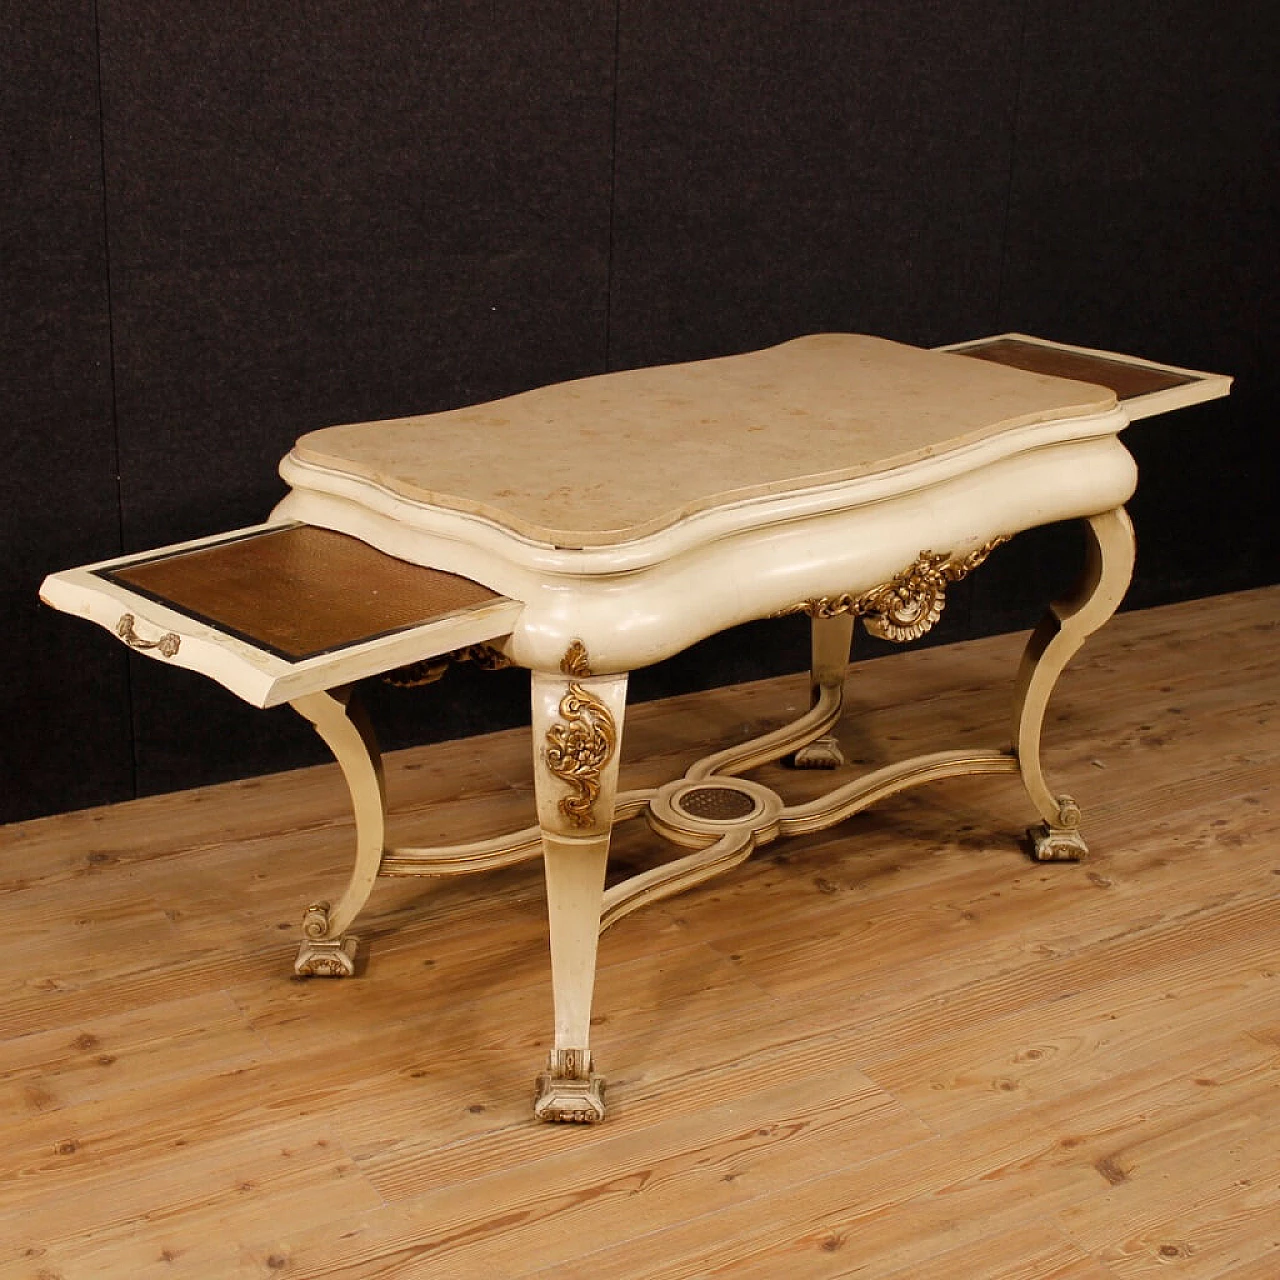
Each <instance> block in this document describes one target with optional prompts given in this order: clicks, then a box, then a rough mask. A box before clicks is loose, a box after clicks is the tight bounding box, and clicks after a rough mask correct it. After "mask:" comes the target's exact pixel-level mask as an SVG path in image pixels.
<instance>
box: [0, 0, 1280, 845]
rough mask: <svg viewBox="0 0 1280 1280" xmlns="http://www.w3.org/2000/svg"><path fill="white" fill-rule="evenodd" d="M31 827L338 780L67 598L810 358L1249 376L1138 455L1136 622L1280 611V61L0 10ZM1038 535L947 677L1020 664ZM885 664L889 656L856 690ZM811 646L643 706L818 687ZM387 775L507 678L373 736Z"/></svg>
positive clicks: (861, 33) (13, 801)
mask: <svg viewBox="0 0 1280 1280" xmlns="http://www.w3.org/2000/svg"><path fill="white" fill-rule="evenodd" d="M0 21H3V24H4V25H3V29H4V30H5V32H6V40H5V44H4V46H3V47H4V50H5V53H4V58H5V61H6V62H7V63H8V64H9V65H7V66H5V67H4V68H3V69H2V70H3V74H2V75H0V133H2V135H3V140H4V144H5V145H4V147H3V149H2V150H0V165H2V166H3V169H2V170H0V177H2V178H3V186H2V189H3V193H4V198H3V201H2V202H0V255H2V257H0V270H2V272H3V275H2V277H0V301H2V302H3V307H2V308H0V310H2V312H3V315H4V322H3V323H4V327H3V331H2V337H0V389H2V390H3V392H4V410H5V418H4V423H5V431H4V440H5V446H6V448H5V452H6V464H7V465H6V466H5V467H4V468H3V471H0V476H2V477H3V478H2V479H0V486H2V491H0V499H2V502H0V520H2V521H3V531H4V539H3V548H4V559H3V562H2V567H0V594H2V598H3V602H4V609H5V622H6V625H5V626H4V628H3V630H2V631H0V646H3V657H4V660H5V661H4V670H5V671H6V673H7V675H8V679H7V680H6V682H5V683H4V685H3V686H2V687H0V712H2V713H3V719H4V723H5V727H6V732H5V734H4V735H3V737H2V738H0V742H2V743H3V745H0V753H3V755H2V758H0V820H14V819H17V818H21V817H27V816H31V815H34V814H38V813H45V812H53V811H57V810H61V809H68V808H74V807H78V806H82V805H86V804H92V803H98V802H104V801H109V800H116V799H120V798H123V797H126V796H128V795H131V794H134V793H135V791H136V792H138V793H145V792H151V791H157V790H165V789H171V788H176V787H183V786H191V785H195V784H199V783H203V782H209V781H214V780H217V779H221V778H224V777H228V776H233V775H237V774H246V773H252V772H257V771H262V770H266V769H274V768H283V767H287V766H290V765H294V764H298V763H302V762H304V761H308V760H312V759H317V758H319V750H318V747H317V745H316V744H315V743H313V742H312V741H311V738H310V736H309V735H310V731H309V730H306V729H305V728H304V727H303V726H302V724H301V722H298V721H296V718H295V717H293V716H292V714H291V713H290V712H288V711H279V712H272V713H267V714H264V713H261V712H255V711H252V710H251V709H249V708H247V707H244V706H242V705H241V704H240V703H239V702H237V701H236V700H235V699H234V698H233V697H231V695H229V694H225V693H224V692H223V691H221V690H220V689H219V688H217V687H216V686H214V685H212V684H211V683H210V682H208V681H205V680H202V679H200V678H199V677H195V676H191V675H189V674H187V673H184V672H178V671H174V670H171V669H165V668H162V667H160V666H159V665H158V664H155V663H148V662H146V661H145V660H140V659H136V658H134V657H132V656H129V655H126V654H125V653H124V652H123V650H122V649H121V648H120V646H119V645H118V644H116V643H115V642H114V641H112V640H111V639H110V637H108V636H106V635H105V633H102V632H100V631H99V630H98V629H96V628H91V627H89V626H87V625H86V624H78V623H76V622H74V621H72V620H70V619H67V618H65V617H62V616H59V615H55V614H52V613H51V612H50V611H48V610H45V609H43V608H42V607H41V606H39V605H38V604H37V603H36V598H35V593H36V587H37V586H38V583H39V580H40V578H41V577H42V576H43V575H44V573H46V572H48V571H49V570H51V569H56V568H63V567H66V566H68V565H71V564H75V563H80V562H83V561H86V560H90V559H99V558H103V557H106V556H110V555H113V554H117V553H119V552H120V551H122V550H124V551H132V550H137V549H144V548H146V547H148V546H154V545H159V544H162V543H165V542H171V541H174V540H177V539H180V538H186V537H194V536H198V535H201V534H204V533H211V532H215V531H217V530H220V529H224V528H229V527H233V526H235V525H238V524H246V523H251V522H254V521H257V520H259V519H261V518H262V517H263V516H264V515H265V514H266V513H267V512H268V511H269V509H270V508H271V506H272V505H273V504H274V502H275V501H276V500H277V498H278V497H279V496H280V494H281V492H282V488H281V484H280V482H279V480H278V478H277V477H276V474H275V464H276V461H277V460H278V458H279V457H280V455H281V454H282V453H284V451H285V450H286V449H287V448H288V446H289V445H290V443H291V442H292V441H293V439H294V438H295V437H296V436H297V435H299V434H300V433H301V432H303V431H306V430H310V429H313V428H315V427H319V426H323V425H327V424H329V423H333V422H339V421H353V420H361V419H370V418H377V417H389V416H395V415H398V414H404V413H410V412H426V411H430V410H435V409H443V408H448V407H453V406H456V405H459V404H463V403H467V402H471V401H476V400H481V399H487V398H491V397H494V396H498V395H502V394H506V393H509V392H512V391H516V390H520V389H523V388H526V387H529V386H534V385H537V384H540V383H545V382H549V381H555V380H559V379H563V378H569V377H575V376H579V375H583V374H588V373H594V372H600V371H603V370H605V369H608V368H619V367H625V366H630V365H637V364H645V363H653V362H658V361H666V360H679V359H692V358H698V357H704V356H711V355H718V354H726V353H729V352H732V351H742V350H747V349H750V348H752V347H757V346H762V345H765V344H767V343H771V342H776V341H781V340H783V339H785V338H788V337H793V336H796V335H797V334H800V333H805V332H812V331H815V330H821V329H848V330H855V331H863V332H872V333H878V334H882V335H884V336H886V337H891V338H896V339H899V340H902V341H907V342H914V343H917V344H920V345H926V346H927V345H933V344H936V343H940V342H945V341H951V340H958V339H961V338H966V337H975V336H980V335H982V334H985V333H990V332H995V331H1000V330H1005V329H1020V330H1023V331H1027V332H1032V333H1038V334H1041V335H1043V336H1046V337H1054V338H1060V339H1063V340H1065V341H1068V342H1077V343H1081V344H1084V345H1096V346H1106V347H1113V348H1116V349H1119V350H1126V351H1132V352H1134V353H1137V354H1141V355H1146V356H1149V357H1151V358H1154V359H1160V360H1168V361H1171V362H1174V363H1183V364H1190V365H1198V366H1200V367H1205V368H1212V369H1219V370H1221V371H1223V372H1229V373H1233V374H1235V375H1236V376H1237V386H1236V391H1235V394H1234V395H1233V397H1232V398H1231V399H1230V400H1229V401H1226V402H1219V403H1216V404H1213V405H1208V406H1203V407H1201V408H1197V409H1193V410H1186V411H1183V412H1182V413H1180V414H1175V415H1171V416H1167V417H1161V418H1158V419H1154V420H1151V421H1149V422H1145V423H1140V424H1138V425H1137V426H1135V427H1134V428H1133V429H1132V430H1131V432H1130V433H1129V436H1128V441H1129V443H1130V446H1131V447H1132V449H1133V451H1134V452H1135V454H1136V456H1137V457H1138V459H1139V463H1140V466H1141V468H1142V482H1141V487H1140V490H1139V495H1138V498H1137V499H1136V501H1135V503H1134V507H1133V510H1134V514H1135V518H1136V520H1137V523H1138V527H1139V536H1140V539H1141V556H1140V562H1139V571H1138V578H1137V581H1136V582H1135V586H1134V589H1133V592H1132V594H1131V602H1132V603H1136V604H1152V603H1157V602H1162V601H1169V600H1175V599H1180V598H1187V597H1191V596H1195V595H1205V594H1212V593H1214V592H1218V591H1223V590H1229V589H1234V588H1237V587H1243V586H1249V585H1254V584H1259V583H1263V582H1268V581H1272V580H1274V579H1275V577H1276V568H1277V555H1276V550H1277V548H1276V538H1275V534H1276V517H1275V513H1274V507H1273V504H1272V501H1271V489H1272V488H1273V487H1274V484H1275V477H1276V468H1275V447H1274V444H1273V434H1274V432H1273V428H1272V425H1271V419H1272V405H1273V404H1274V402H1275V399H1276V396H1277V392H1278V391H1280V387H1277V376H1276V372H1275V364H1276V361H1275V358H1274V355H1273V354H1272V347H1273V345H1274V341H1275V338H1276V324H1275V308H1274V298H1275V295H1276V286H1277V269H1276V266H1275V259H1276V254H1275V252H1274V240H1275V232H1276V222H1277V217H1276V215H1277V208H1276V191H1277V187H1276V158H1277V154H1278V152H1277V145H1276V144H1277V136H1276V134H1277V120H1280V111H1278V110H1277V105H1278V104H1277V101H1276V93H1277V89H1276V86H1277V84H1278V83H1280V74H1278V72H1280V67H1278V66H1277V61H1278V59H1277V57H1276V54H1277V39H1276V27H1277V21H1276V19H1275V18H1272V17H1270V16H1268V11H1266V10H1265V8H1264V9H1259V7H1258V6H1245V5H1235V4H1221V5H1216V6H1208V5H1203V4H1201V3H1198V2H1196V3H1193V2H1192V0H1161V2H1160V3H1156V2H1155V0H1150V2H1148V3H1127V4H1125V3H1122V4H1116V3H1103V2H1102V0H1081V2H1080V3H1077V4H1074V5H1071V6H1064V5H1054V4H1049V3H1047V0H960V2H959V3H956V2H955V0H951V2H950V3H943V2H941V0H895V3H893V4H886V3H876V2H875V0H857V2H854V3H842V4H835V3H817V2H815V0H809V2H806V0H800V2H799V3H795V4H787V5H779V4H775V3H766V0H732V2H731V0H708V2H707V3H702V4H697V5H687V4H678V3H674V2H673V0H619V2H616V3H612V4H601V3H574V2H572V0H561V2H560V3H551V4H546V5H539V6H536V7H531V6H529V5H527V4H522V3H516V2H514V0H496V2H495V0H490V2H489V3H485V4H480V3H475V2H474V0H472V2H469V3H449V4H444V3H440V4H424V3H422V2H421V0H416V2H415V3H409V2H408V0H391V2H390V3H388V2H387V0H379V2H378V3H374V2H373V0H344V2H343V3H337V2H336V0H335V2H331V3H320V4H312V5H306V6H302V5H295V4H289V3H284V4H278V5H271V6H244V5H238V4H235V5H233V4H230V3H226V2H225V0H223V3H216V2H215V3H209V4H202V5H198V6H181V5H172V4H166V3H162V2H161V0H131V3H128V4H125V3H123V2H122V0H97V3H96V4H95V3H90V2H87V0H47V3H45V4H42V5H39V6H36V5H30V4H22V3H19V2H18V0H0ZM1076 550H1077V547H1076V539H1075V537H1074V535H1073V534H1072V532H1071V531H1069V530H1046V531H1041V532H1038V533H1035V534H1032V535H1029V536H1027V537H1024V538H1023V539H1019V540H1018V542H1016V543H1015V544H1013V545H1012V546H1011V547H1008V548H1005V549H1002V551H1001V553H1000V554H999V555H998V556H996V557H993V559H992V560H991V562H990V563H989V564H988V565H987V566H986V567H985V568H984V569H983V571H982V573H981V574H978V575H976V576H975V578H974V579H973V580H972V582H970V583H967V584H965V585H964V588H962V589H961V590H959V591H958V592H957V593H956V597H955V599H954V600H953V601H952V603H951V605H950V607H949V609H948V613H947V615H946V619H945V624H944V626H942V627H940V628H939V631H938V635H937V637H936V639H937V640H938V641H946V640H948V639H956V638H960V637H963V636H966V635H974V634H979V633H982V632H987V631H993V630H1000V629H1005V628H1010V627H1017V626H1023V625H1027V624H1028V623H1029V622H1030V621H1032V620H1033V619H1034V617H1035V615H1036V613H1037V612H1038V610H1039V607H1040V606H1041V605H1042V604H1043V602H1044V599H1045V596H1046V594H1047V593H1048V592H1050V591H1051V590H1052V589H1053V588H1054V587H1055V586H1056V585H1058V584H1059V583H1060V581H1061V580H1062V579H1063V577H1065V576H1068V575H1069V574H1070V572H1071V570H1072V568H1073V561H1074V556H1075V552H1076ZM867 649H868V651H874V650H873V647H871V646H867ZM805 653H806V640H805V637H804V633H803V628H802V627H801V626H800V625H798V624H796V623H795V622H794V621H789V622H783V623H767V624H766V623H761V624H755V625H753V626H751V627H748V628H743V629H741V630H739V631H737V632H735V633H732V634H730V635H727V636H723V637H717V638H715V639H713V640H711V641H708V642H706V643H705V644H703V645H700V646H698V647H697V648H696V649H695V650H694V651H692V652H691V653H690V654H688V655H685V656H684V657H682V658H681V659H679V660H677V661H674V662H671V663H666V664H663V665H662V666H660V667H659V668H655V669H653V670H651V671H649V672H645V673H640V674H639V675H638V676H637V678H636V680H635V682H634V689H635V692H636V693H637V695H638V696H652V695H655V694H659V693H664V692H669V691H672V690H675V689H681V688H688V687H693V686H696V685H699V684H707V683H716V682H722V681H727V680H730V679H741V678H749V677H751V676H756V675H763V674H768V673H770V672H774V671H779V670H785V669H792V670H794V669H797V668H798V667H801V666H803V665H804V662H805ZM374 701H375V716H376V718H377V720H378V722H379V725H380V728H381V730H382V731H383V734H384V737H385V738H387V739H388V740H389V741H390V742H391V743H392V744H396V743H403V742H408V741H413V740H425V739H427V738H432V737H435V738H438V737H446V736H455V735H459V734H464V733H470V732H476V731H481V730H484V729H487V728H491V727H494V726H496V725H499V724H511V723H516V722H519V721H520V720H521V719H523V718H524V717H525V716H526V715H527V708H526V706H525V695H524V691H523V677H522V676H521V675H520V673H518V672H506V673H498V674H496V675H485V674H484V673H478V672H474V671H470V670H467V669H463V670H460V671H458V672H457V673H456V674H454V675H451V676H450V678H449V679H448V680H446V681H445V682H443V683H442V684H440V685H437V686H433V687H432V688H431V689H429V690H425V691H423V692H422V693H417V694H414V693H410V694H404V695H396V696H394V697H391V696H388V695H386V694H385V693H382V692H379V693H377V694H375V695H374Z"/></svg>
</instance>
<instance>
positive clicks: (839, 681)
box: [792, 614, 855, 769]
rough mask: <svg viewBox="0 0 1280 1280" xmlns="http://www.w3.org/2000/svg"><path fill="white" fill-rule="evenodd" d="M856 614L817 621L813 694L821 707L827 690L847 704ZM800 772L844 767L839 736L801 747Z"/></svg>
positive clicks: (811, 638) (812, 647)
mask: <svg viewBox="0 0 1280 1280" xmlns="http://www.w3.org/2000/svg"><path fill="white" fill-rule="evenodd" d="M854 621H855V619H854V617H853V615H852V614H841V615H839V616H838V617H835V618H814V619H813V621H812V623H811V625H810V629H809V631H810V634H809V651H810V657H809V686H810V688H809V694H810V703H811V705H812V706H815V707H816V706H817V705H818V703H819V701H820V700H821V697H822V691H823V689H834V690H836V691H837V692H838V695H839V697H840V699H841V704H842V705H843V697H844V677H845V672H846V671H848V669H849V655H850V653H851V652H852V649H853V624H854ZM792 763H793V764H794V765H795V766H796V768H797V769H838V768H839V767H840V766H841V765H842V764H844V753H843V752H842V751H841V749H840V742H839V740H838V739H837V738H836V736H835V734H832V733H826V734H823V735H822V737H820V738H815V739H814V740H813V741H812V742H810V743H808V744H806V745H805V746H803V747H801V748H800V750H799V751H797V752H796V753H795V755H794V756H793V757H792Z"/></svg>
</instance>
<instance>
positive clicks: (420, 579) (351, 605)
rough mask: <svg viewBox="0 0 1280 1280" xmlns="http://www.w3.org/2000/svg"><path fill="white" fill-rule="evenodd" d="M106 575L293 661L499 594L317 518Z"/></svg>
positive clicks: (106, 573) (456, 611)
mask: <svg viewBox="0 0 1280 1280" xmlns="http://www.w3.org/2000/svg"><path fill="white" fill-rule="evenodd" d="M103 576H104V577H107V578H109V579H111V580H113V581H116V582H120V583H123V584H124V585H125V586H127V587H129V588H130V589H131V590H133V591H137V592H138V593H139V594H141V595H145V596H147V597H149V598H151V599H153V600H157V601H159V602H160V603H161V604H164V605H167V606H168V607H169V608H172V609H176V610H178V611H179V612H181V613H186V614H188V615H190V616H191V617H194V618H198V619H199V620H201V621H203V622H208V623H212V624H213V625H214V626H216V627H218V628H219V629H220V630H222V631H227V632H229V633H231V634H233V635H235V636H238V637H239V638H241V639H245V640H248V641H249V642H250V643H252V644H254V645H257V646H258V647H260V648H264V649H268V650H271V651H272V652H274V653H276V654H279V655H280V656H281V657H285V658H288V659H291V660H294V661H297V660H300V659H302V658H308V657H313V656H315V655H317V654H321V653H328V652H331V651H332V650H335V649H343V648H346V647H348V646H350V645H354V644H359V643H360V642H362V641H365V640H371V639H374V638H376V637H378V636H381V635H386V634H388V633H391V632H395V631H402V630H404V629H405V628H407V627H414V626H420V625H421V624H422V623H425V622H430V621H432V620H433V619H437V618H444V617H447V616H448V615H449V614H453V613H458V612H461V611H464V610H467V609H474V608H476V607H477V606H479V605H483V604H488V603H489V602H490V601H493V600H497V599H499V597H498V596H497V595H496V594H495V593H494V592H492V591H490V590H489V589H488V588H487V587H482V586H481V585H480V584H479V583H478V582H472V581H471V580H470V579H468V578H460V577H458V576H457V575H456V574H452V573H441V572H440V571H439V570H437V569H424V568H422V567H421V566H419V565H414V564H409V563H408V562H406V561H404V560H397V559H395V558H394V557H393V556H388V555H383V553H382V552H380V551H375V550H374V549H373V548H372V547H370V546H368V545H366V544H365V543H363V542H360V541H359V540H358V539H356V538H350V537H347V536H346V535H345V534H341V533H331V532H330V531H329V530H327V529H316V528H313V527H311V526H310V525H296V526H290V527H287V528H283V529H272V530H269V531H267V532H265V533H257V534H250V535H248V536H246V537H241V538H235V539H233V540H230V541H227V542H222V543H218V544H216V545H213V546H209V547H201V548H198V549H196V550H192V551H181V552H178V553H177V554H176V555H169V556H163V557H160V558H158V559H154V560H149V561H143V562H141V563H135V564H132V565H129V566H126V567H124V568H118V569H112V570H107V571H104V574H103Z"/></svg>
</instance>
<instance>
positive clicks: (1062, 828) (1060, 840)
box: [1027, 796, 1089, 862]
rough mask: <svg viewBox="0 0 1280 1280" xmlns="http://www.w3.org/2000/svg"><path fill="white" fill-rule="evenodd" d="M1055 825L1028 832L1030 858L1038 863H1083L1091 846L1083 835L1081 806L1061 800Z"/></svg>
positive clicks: (1032, 829)
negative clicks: (1081, 831)
mask: <svg viewBox="0 0 1280 1280" xmlns="http://www.w3.org/2000/svg"><path fill="white" fill-rule="evenodd" d="M1057 804H1058V816H1057V821H1056V822H1042V823H1041V824H1040V825H1039V826H1038V827H1028V828H1027V839H1028V840H1030V841H1031V856H1032V857H1033V858H1034V859H1035V860H1036V861H1037V862H1080V861H1082V860H1083V859H1084V858H1086V857H1088V855H1089V846H1088V845H1087V844H1085V842H1084V838H1083V837H1082V836H1081V834H1080V806H1079V805H1077V804H1076V802H1075V801H1074V800H1073V799H1072V798H1071V797H1070V796H1059V797H1058V800H1057Z"/></svg>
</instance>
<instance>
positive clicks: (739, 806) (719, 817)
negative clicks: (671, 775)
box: [676, 787, 760, 822]
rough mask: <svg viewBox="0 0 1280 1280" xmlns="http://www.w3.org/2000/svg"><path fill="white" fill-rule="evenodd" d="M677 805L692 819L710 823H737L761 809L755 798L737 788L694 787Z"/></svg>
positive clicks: (677, 801) (683, 795)
mask: <svg viewBox="0 0 1280 1280" xmlns="http://www.w3.org/2000/svg"><path fill="white" fill-rule="evenodd" d="M676 804H677V805H678V806H679V807H680V808H681V809H682V810H683V811H684V812H685V813H687V814H689V816H690V817H693V818H703V819H706V820H707V821H710V822H737V821H738V820H739V819H741V818H746V817H749V816H750V815H751V814H753V813H755V812H756V810H757V809H758V808H759V807H760V806H759V803H758V802H757V801H756V799H755V797H754V796H750V795H748V794H747V793H746V792H745V791H739V790H738V788H737V787H693V788H692V789H691V790H689V791H686V792H684V793H683V794H682V795H681V796H680V797H679V798H678V799H677V800H676Z"/></svg>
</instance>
